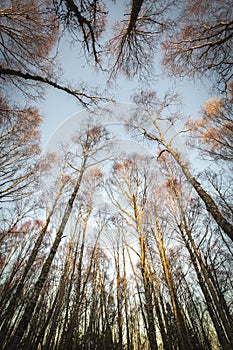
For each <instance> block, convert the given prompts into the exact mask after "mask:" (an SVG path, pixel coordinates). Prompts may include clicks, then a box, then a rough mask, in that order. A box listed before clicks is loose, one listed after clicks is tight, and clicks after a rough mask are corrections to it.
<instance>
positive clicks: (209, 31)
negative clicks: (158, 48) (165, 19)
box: [162, 0, 233, 90]
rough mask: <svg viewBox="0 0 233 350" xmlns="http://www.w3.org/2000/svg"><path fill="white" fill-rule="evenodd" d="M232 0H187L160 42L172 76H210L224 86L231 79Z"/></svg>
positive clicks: (220, 85) (216, 82)
mask: <svg viewBox="0 0 233 350" xmlns="http://www.w3.org/2000/svg"><path fill="white" fill-rule="evenodd" d="M232 40H233V18H232V5H231V1H228V0H227V1H226V0H222V1H216V0H215V1H212V0H208V1H205V2H202V1H200V0H196V1H186V2H185V4H184V8H183V11H182V12H181V15H180V18H179V19H178V21H177V22H176V23H175V25H174V27H173V28H172V32H171V33H168V35H167V39H166V41H165V42H164V43H163V45H162V46H163V51H164V52H163V65H164V68H165V70H167V71H168V72H170V73H171V74H172V75H174V76H188V77H198V78H200V77H202V76H203V75H204V76H205V77H207V78H210V80H212V81H213V82H214V83H215V84H217V86H219V87H220V88H221V89H223V90H226V88H227V84H228V83H229V82H230V81H231V79H232V64H233V56H232V49H231V48H232V44H233V43H232Z"/></svg>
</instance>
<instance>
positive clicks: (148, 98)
mask: <svg viewBox="0 0 233 350" xmlns="http://www.w3.org/2000/svg"><path fill="white" fill-rule="evenodd" d="M176 99H177V96H176V95H174V94H171V93H168V94H166V95H165V96H164V98H163V100H162V101H160V100H159V99H158V98H157V96H156V94H155V93H154V92H149V93H144V92H141V94H138V95H137V96H135V98H134V101H135V102H136V104H137V105H138V106H139V107H140V108H139V109H138V111H137V112H136V113H135V115H134V121H132V127H133V129H136V130H139V131H140V132H141V133H142V134H143V135H144V137H145V138H146V139H148V140H152V141H156V142H157V143H158V144H161V145H163V146H164V147H165V150H163V151H167V152H169V153H170V154H171V155H172V156H173V158H174V159H175V160H176V162H177V163H178V164H179V166H180V167H181V169H182V171H183V173H184V175H185V177H186V179H187V180H188V181H189V182H190V184H191V185H192V186H193V188H194V189H195V191H196V192H197V194H198V195H199V196H200V198H201V199H202V200H203V202H204V203H205V206H206V209H207V211H208V212H209V213H210V214H211V215H212V217H213V218H214V220H215V221H216V223H217V224H218V225H219V227H221V229H222V230H223V231H224V232H225V233H226V235H228V237H229V238H230V239H231V240H233V225H232V224H231V223H230V222H229V221H228V220H227V219H226V218H225V217H224V216H223V214H222V213H221V211H220V210H219V207H218V205H217V204H216V203H215V201H214V199H213V198H212V197H211V196H210V195H209V194H208V193H207V192H206V191H205V190H204V188H203V187H202V186H201V184H200V183H199V182H198V181H197V179H196V178H195V177H194V176H193V175H192V173H191V172H190V170H189V167H188V165H187V164H186V163H185V161H184V160H183V158H182V155H181V153H180V152H179V151H178V150H177V149H176V148H175V147H174V146H173V141H174V139H175V138H176V137H177V136H178V135H180V134H182V133H184V132H186V131H185V130H181V131H180V132H179V133H177V134H175V135H173V136H170V139H169V134H168V131H169V130H170V129H171V127H172V126H173V125H174V123H175V121H176V120H177V115H176V114H175V113H174V111H173V113H171V114H170V116H169V114H167V111H168V108H169V107H170V108H171V107H172V104H175V105H176V104H177V101H176ZM143 112H144V113H143ZM137 117H138V118H139V120H140V118H141V119H143V118H144V120H143V122H144V123H147V124H144V125H147V126H148V120H149V121H150V123H152V124H149V125H150V127H148V128H146V127H142V126H141V125H143V124H142V120H140V121H139V120H137ZM161 121H167V125H166V124H165V126H166V129H165V131H164V129H163V127H162V126H161ZM151 126H152V131H151V129H150V128H151Z"/></svg>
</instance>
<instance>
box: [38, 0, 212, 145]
mask: <svg viewBox="0 0 233 350" xmlns="http://www.w3.org/2000/svg"><path fill="white" fill-rule="evenodd" d="M122 3H124V2H117V5H114V4H113V3H112V1H110V2H109V6H110V10H111V11H110V13H111V14H112V15H111V19H112V20H113V21H114V20H115V19H120V18H122V15H123V14H124V13H125V10H124V6H122ZM110 30H111V29H109V31H108V33H107V35H110V34H111V32H110ZM67 38H69V36H67ZM58 60H59V62H60V65H61V68H62V71H63V73H62V74H63V76H64V81H65V80H68V81H69V82H71V83H73V84H75V85H76V86H79V83H80V82H84V83H86V85H87V87H88V86H91V87H94V86H96V85H97V86H99V87H100V90H104V89H105V88H108V92H109V94H110V96H112V97H113V98H114V99H115V100H116V102H117V103H126V104H128V103H130V102H131V100H130V97H131V96H132V94H133V93H134V92H135V90H136V89H138V88H139V87H142V88H144V89H145V90H147V89H149V88H152V89H155V90H156V91H157V92H158V95H159V96H160V97H162V96H163V93H165V92H166V91H167V90H168V89H172V88H175V90H176V92H179V93H180V94H181V96H182V98H183V103H184V112H185V114H186V115H187V116H188V115H190V116H193V117H195V118H196V117H197V112H198V110H199V109H200V106H201V105H202V104H203V102H204V101H205V100H206V99H208V98H210V97H212V96H211V95H210V94H209V93H208V91H207V88H206V87H205V86H203V84H201V83H200V82H192V81H179V80H178V79H173V80H170V79H165V78H162V79H160V80H159V81H155V82H154V83H153V85H152V84H151V85H150V86H148V84H146V83H145V82H144V83H140V82H139V81H138V79H137V78H135V79H133V80H132V81H129V80H128V79H127V78H125V77H123V76H120V77H119V78H118V80H117V81H116V82H115V83H113V84H112V86H111V89H110V87H107V86H106V80H107V77H108V76H107V74H103V73H101V72H99V73H98V72H96V71H95V70H94V69H92V68H91V67H89V66H88V65H87V64H86V63H85V60H84V58H83V57H82V55H81V51H80V48H79V47H78V45H75V46H71V44H70V42H68V41H67V40H66V39H65V38H64V39H63V40H62V41H61V44H60V50H59V55H58ZM155 60H156V58H155ZM156 67H160V65H159V64H155V71H154V72H151V77H153V75H155V74H156V73H158V71H156V69H157V68H156ZM87 92H88V89H87ZM39 108H40V110H41V113H42V116H43V118H44V123H43V126H42V148H43V149H45V148H46V145H47V144H48V143H49V142H50V139H51V137H53V135H54V133H55V131H56V130H57V129H59V130H61V127H62V124H63V123H65V124H66V128H67V121H68V120H69V118H71V119H73V118H74V115H76V114H77V113H78V115H80V112H81V111H82V106H80V105H79V104H78V103H77V101H76V99H75V98H74V97H72V96H69V95H67V94H66V93H64V92H61V91H57V90H56V89H53V88H49V89H48V90H47V94H46V96H45V99H44V100H43V101H41V102H40V103H39ZM71 125H72V123H71Z"/></svg>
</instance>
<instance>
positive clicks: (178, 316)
mask: <svg viewBox="0 0 233 350" xmlns="http://www.w3.org/2000/svg"><path fill="white" fill-rule="evenodd" d="M156 230H157V234H158V238H157V237H156V235H155V232H154V230H153V228H152V234H153V236H154V238H155V241H156V244H157V247H158V250H159V255H160V259H161V263H162V266H163V270H164V275H165V278H166V282H167V285H168V289H169V293H170V296H171V302H172V307H173V312H174V317H175V320H176V326H177V335H178V341H179V346H180V349H187V350H188V349H189V350H190V349H191V348H192V346H191V340H190V335H189V332H188V328H187V323H186V320H185V317H184V313H183V311H182V309H181V306H180V305H179V302H178V297H177V295H176V290H175V284H174V281H173V278H172V275H171V271H170V266H169V263H168V259H167V256H166V253H165V248H164V243H163V237H162V233H161V231H160V226H159V222H158V218H157V217H156Z"/></svg>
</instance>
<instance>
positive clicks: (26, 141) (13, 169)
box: [0, 96, 42, 202]
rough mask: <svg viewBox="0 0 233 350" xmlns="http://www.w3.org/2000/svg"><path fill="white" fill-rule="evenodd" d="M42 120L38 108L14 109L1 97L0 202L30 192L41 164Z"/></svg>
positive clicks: (15, 198) (14, 198)
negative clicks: (40, 128)
mask: <svg viewBox="0 0 233 350" xmlns="http://www.w3.org/2000/svg"><path fill="white" fill-rule="evenodd" d="M41 122H42V118H41V116H40V113H39V111H38V110H37V109H35V108H30V107H29V108H25V109H18V108H14V109H12V108H11V107H10V106H9V104H8V103H7V101H6V100H5V99H4V98H3V97H2V96H0V132H1V135H0V153H1V156H0V181H1V187H0V201H1V202H6V201H8V202H9V201H12V200H14V201H15V200H17V198H21V197H22V196H27V195H28V194H30V193H31V191H32V188H33V187H32V186H33V184H34V183H35V180H36V173H38V170H39V164H40V161H39V157H38V156H39V153H40V131H39V127H40V124H41Z"/></svg>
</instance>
